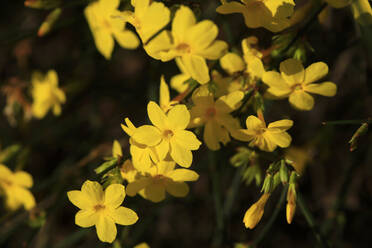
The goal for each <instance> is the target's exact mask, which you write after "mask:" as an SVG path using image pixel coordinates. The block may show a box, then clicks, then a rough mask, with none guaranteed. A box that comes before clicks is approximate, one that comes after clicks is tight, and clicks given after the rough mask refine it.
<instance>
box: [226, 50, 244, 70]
mask: <svg viewBox="0 0 372 248" xmlns="http://www.w3.org/2000/svg"><path fill="white" fill-rule="evenodd" d="M220 65H221V67H222V68H223V69H224V70H225V71H226V72H227V73H229V74H233V73H235V72H239V71H243V70H244V69H245V63H244V60H243V59H242V58H241V57H240V56H239V55H237V54H236V53H227V54H225V55H224V56H223V57H222V58H221V59H220Z"/></svg>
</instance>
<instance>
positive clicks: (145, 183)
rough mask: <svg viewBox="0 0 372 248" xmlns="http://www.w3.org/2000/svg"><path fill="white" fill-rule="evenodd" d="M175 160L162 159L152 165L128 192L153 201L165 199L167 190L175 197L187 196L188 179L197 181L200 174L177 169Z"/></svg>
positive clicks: (132, 183) (128, 188) (130, 186)
mask: <svg viewBox="0 0 372 248" xmlns="http://www.w3.org/2000/svg"><path fill="white" fill-rule="evenodd" d="M175 166H176V163H175V162H174V161H161V162H159V163H158V164H156V165H154V166H152V167H151V168H150V169H149V170H148V171H146V172H145V173H144V175H142V176H139V177H138V178H136V179H135V181H133V182H130V183H129V184H128V186H127V194H128V195H129V196H134V195H136V194H137V193H140V195H141V196H142V197H143V198H145V199H147V200H150V201H152V202H160V201H162V200H164V199H165V192H168V193H169V194H171V195H172V196H175V197H185V196H186V195H187V194H188V193H189V186H188V185H187V184H186V183H185V182H186V181H196V180H198V178H199V175H198V174H197V173H196V172H194V171H192V170H188V169H175Z"/></svg>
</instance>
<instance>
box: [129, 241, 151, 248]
mask: <svg viewBox="0 0 372 248" xmlns="http://www.w3.org/2000/svg"><path fill="white" fill-rule="evenodd" d="M133 248H150V246H149V245H148V244H147V243H145V242H143V243H140V244H138V245H136V246H134V247H133Z"/></svg>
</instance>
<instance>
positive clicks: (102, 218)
mask: <svg viewBox="0 0 372 248" xmlns="http://www.w3.org/2000/svg"><path fill="white" fill-rule="evenodd" d="M67 196H68V199H69V200H70V201H71V202H72V203H73V204H74V205H75V206H77V207H78V208H80V209H81V210H80V211H79V212H77V214H76V215H75V223H76V225H78V226H80V227H91V226H95V227H96V230H97V235H98V238H99V239H100V240H101V241H102V242H108V243H112V242H113V241H114V240H115V238H116V233H117V230H116V225H115V223H116V224H119V225H125V226H127V225H133V224H134V223H136V222H137V220H138V216H137V214H136V213H135V212H134V211H133V210H131V209H129V208H126V207H122V206H120V205H121V203H122V202H123V201H124V197H125V187H124V186H123V185H121V184H111V185H110V186H108V187H107V188H106V190H105V191H103V189H102V186H101V185H100V184H99V183H97V182H92V181H89V180H87V181H85V183H84V184H83V186H82V187H81V191H80V190H72V191H69V192H67Z"/></svg>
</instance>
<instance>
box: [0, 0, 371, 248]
mask: <svg viewBox="0 0 372 248" xmlns="http://www.w3.org/2000/svg"><path fill="white" fill-rule="evenodd" d="M88 2H89V1H78V0H76V1H75V2H74V1H72V0H70V1H63V2H62V6H65V7H63V11H62V14H61V16H60V18H59V19H58V21H57V22H56V24H55V26H54V27H53V29H52V31H51V32H50V33H48V34H47V35H45V36H44V37H38V36H37V30H38V28H39V26H40V25H41V23H42V22H43V21H44V19H45V18H46V16H47V15H48V13H49V12H50V10H41V9H32V8H27V7H25V6H24V2H23V1H20V0H18V1H6V2H3V3H2V7H1V8H0V16H1V18H0V91H1V95H0V109H1V110H2V113H1V115H0V116H1V117H0V144H1V147H0V151H1V150H2V149H5V148H6V147H9V146H11V145H18V146H17V151H16V152H15V155H14V156H12V157H10V158H9V160H8V161H6V165H7V166H9V167H10V168H11V169H13V170H14V169H15V168H22V169H23V170H25V171H27V172H29V173H30V174H31V175H32V176H33V178H34V186H33V188H32V192H33V194H34V195H35V198H36V200H37V204H38V205H37V208H36V209H35V210H33V211H32V212H31V213H30V214H28V213H26V212H25V211H24V210H18V211H16V212H12V213H9V212H7V211H6V210H5V208H4V207H3V205H1V206H0V225H1V228H0V247H4V248H5V247H11V248H13V247H16V248H18V247H35V248H43V247H53V248H57V247H58V248H62V247H81V248H84V247H92V246H94V247H112V245H107V244H103V243H100V242H99V241H98V239H97V236H96V233H95V230H94V228H88V229H87V228H84V229H83V228H80V227H78V226H76V225H75V223H74V215H75V213H76V212H77V208H76V207H75V206H73V205H72V204H71V203H70V202H69V201H68V199H67V195H66V192H67V191H69V190H73V189H80V187H81V185H82V183H83V182H84V181H85V180H87V179H90V180H99V179H100V178H99V177H98V176H97V175H96V174H95V173H94V169H95V168H96V167H97V166H98V165H100V164H102V162H103V158H104V157H106V156H110V154H111V146H112V141H113V140H114V139H117V140H119V142H120V143H121V145H122V147H123V150H124V154H127V156H128V154H129V150H128V136H127V135H126V134H125V133H124V132H123V131H122V129H121V127H120V124H121V123H122V122H123V121H124V118H125V117H129V118H130V119H131V120H132V121H133V123H134V124H135V125H136V126H138V125H142V124H144V123H146V122H147V113H146V105H147V102H148V101H149V100H156V101H157V100H158V92H159V82H160V76H161V75H165V78H166V81H167V82H169V81H170V78H171V77H172V76H174V75H176V74H178V73H179V71H178V69H177V66H176V65H175V63H174V61H173V62H168V63H163V62H161V61H156V60H154V59H152V58H150V57H149V56H148V55H147V54H146V53H145V52H144V50H143V49H142V48H141V47H139V48H138V49H136V50H125V49H123V48H120V47H119V46H118V45H117V44H116V46H115V49H114V52H113V56H112V59H111V60H110V61H107V60H105V58H104V57H103V56H102V55H101V54H99V53H98V52H97V50H96V47H95V44H94V41H93V37H92V34H91V31H90V29H89V26H88V24H87V22H86V19H85V17H84V15H83V10H84V7H85V6H86V5H87V3H88ZM124 2H125V3H123V8H125V5H127V4H129V3H128V1H124ZM164 2H165V4H166V5H168V6H171V5H173V4H175V3H176V4H185V5H188V6H190V7H191V8H192V9H193V10H194V12H195V13H196V14H197V16H198V17H201V18H203V19H212V20H213V21H215V22H216V24H217V25H218V26H219V28H220V34H219V38H220V39H223V40H226V41H228V42H229V45H230V49H231V48H234V49H236V50H240V49H241V48H240V42H241V40H242V39H243V38H246V37H248V36H251V35H255V36H257V37H258V38H259V41H260V43H259V46H260V47H261V48H262V49H263V50H264V49H267V48H269V47H270V46H271V38H272V33H270V32H269V31H267V30H264V29H256V30H251V29H248V28H246V26H245V25H244V22H243V18H242V16H241V15H238V14H237V15H219V14H217V13H216V12H215V9H216V7H217V6H218V5H219V4H220V3H219V1H217V0H207V1H186V0H185V1H170V0H169V1H164ZM297 2H299V5H301V1H296V3H297ZM294 30H296V29H294ZM365 35H366V33H365V32H364V30H363V29H361V28H360V27H359V26H358V25H356V24H355V23H354V20H353V18H352V16H351V13H350V11H349V9H348V8H345V9H332V10H330V12H329V15H328V16H327V18H325V20H323V21H322V23H320V22H318V21H317V20H315V21H314V22H313V23H312V24H311V25H310V27H309V28H308V29H307V30H306V33H305V34H304V35H302V36H301V42H308V43H309V44H311V46H312V48H313V49H314V52H311V51H308V52H307V53H306V55H307V59H306V63H305V65H306V66H307V65H310V64H311V63H313V62H317V61H324V62H326V63H327V64H328V66H329V68H330V73H329V75H328V77H327V78H328V80H329V81H332V82H334V83H336V84H337V86H338V92H337V95H336V96H335V97H333V98H326V97H316V101H315V102H316V103H315V107H314V109H313V110H312V111H309V112H300V111H296V110H294V109H293V108H291V107H290V106H289V103H288V101H287V100H280V101H275V102H273V101H270V100H267V101H266V102H265V103H266V109H267V112H266V113H265V118H266V120H267V121H268V122H271V121H275V120H277V119H280V118H283V117H287V118H290V119H292V120H294V123H295V125H294V127H293V128H291V129H290V130H289V133H290V134H291V136H292V138H293V143H292V146H294V147H297V148H300V149H302V150H303V151H305V154H306V157H307V164H306V168H305V170H304V173H303V175H302V177H301V179H300V182H299V188H298V192H300V194H301V196H302V197H303V199H304V201H305V202H306V203H307V204H308V208H309V209H310V211H311V213H312V214H313V216H314V219H315V224H316V228H317V229H318V230H320V231H321V232H322V234H323V235H324V237H326V238H327V239H328V240H330V241H331V243H332V244H333V247H370V244H371V242H372V237H371V235H370V233H371V231H372V210H371V209H372V198H371V195H372V180H371V178H372V170H371V166H372V139H371V133H367V134H366V135H365V136H363V137H361V138H360V140H359V143H358V148H357V149H356V150H355V151H353V152H350V151H349V148H350V147H349V144H348V141H349V139H350V138H351V136H352V135H353V133H354V132H355V131H356V130H357V129H358V127H359V126H360V125H358V124H356V125H355V124H354V125H350V124H349V125H331V124H328V125H322V122H326V121H335V120H350V119H353V120H354V119H366V118H368V117H371V116H372V107H371V106H372V83H371V79H370V77H371V75H372V71H371V68H372V64H371V59H372V58H371V57H370V56H369V52H370V51H371V50H369V49H370V46H371V43H368V42H365V40H366V39H365ZM367 35H368V33H367ZM217 67H218V65H217ZM50 69H54V70H56V72H57V73H58V77H59V86H60V87H61V88H62V89H63V90H64V91H65V93H66V98H67V100H66V104H64V105H63V106H62V114H61V115H60V116H58V117H56V116H54V115H52V114H51V113H49V114H48V115H47V116H46V117H45V118H43V119H41V120H38V119H31V120H28V119H27V118H25V116H27V113H26V112H27V109H28V108H29V105H30V104H31V102H32V99H31V94H30V85H31V83H30V80H31V74H32V72H33V71H35V70H40V71H42V72H43V73H46V72H47V71H48V70H50ZM171 94H172V96H176V95H177V93H176V92H173V91H172V93H171ZM238 145H239V144H238V143H237V142H231V143H230V144H228V145H227V147H225V148H223V149H221V150H220V151H218V152H211V151H208V149H207V148H206V147H205V145H203V146H202V147H201V149H200V150H198V151H197V152H196V153H195V160H194V162H193V165H192V167H191V168H192V169H194V170H195V171H197V172H198V173H199V174H200V178H199V180H198V181H197V182H195V183H190V184H189V185H190V188H191V191H190V193H189V195H188V196H187V197H186V198H179V199H177V198H173V197H167V199H166V201H164V202H161V203H158V204H155V203H151V202H148V201H146V200H145V199H143V198H141V197H139V196H136V197H126V199H125V201H124V205H125V206H127V207H129V208H132V209H134V210H135V211H136V212H137V213H138V215H139V217H140V219H139V221H138V222H137V223H136V224H135V225H133V226H130V227H123V226H120V227H119V226H118V240H119V241H120V244H121V247H132V246H133V245H135V244H138V243H140V242H147V243H148V244H149V245H150V246H151V247H179V248H183V247H234V244H235V243H244V244H249V243H250V242H251V241H253V240H255V239H256V238H257V237H258V236H259V235H260V233H262V231H263V229H264V228H265V227H266V225H267V222H268V220H269V219H270V217H271V216H272V213H273V211H274V210H275V207H276V203H277V202H278V199H279V197H280V194H281V192H280V190H279V189H278V190H276V191H275V192H274V194H273V196H272V197H271V198H270V199H269V201H268V203H267V205H266V208H265V214H264V216H263V219H262V220H261V222H260V224H258V226H257V227H256V228H255V229H253V230H249V229H246V228H245V227H244V224H243V222H242V219H243V216H244V212H245V211H246V210H247V209H248V208H249V207H250V206H251V204H252V203H254V202H255V201H256V200H257V199H258V198H259V195H260V193H259V190H260V188H258V187H256V186H255V185H254V184H252V185H249V186H247V185H246V184H245V183H244V182H242V183H240V180H239V177H237V176H236V175H237V171H238V169H237V168H235V167H233V166H232V165H231V164H230V162H229V159H230V157H231V156H233V155H234V154H235V149H236V147H237V146H238ZM261 162H262V166H263V168H265V167H266V166H267V165H268V163H269V162H268V161H261ZM4 163H5V162H4ZM213 181H214V182H218V183H217V184H214V183H213ZM235 181H237V182H238V183H236V182H235ZM235 184H237V185H238V190H237V191H234V192H236V197H235V198H234V201H233V202H232V205H231V210H230V211H229V213H228V214H226V216H225V217H224V219H223V220H222V224H221V222H220V221H221V220H218V219H216V211H220V209H219V208H220V206H219V205H221V204H222V205H223V204H225V203H226V201H225V200H226V197H227V195H228V194H229V193H230V192H231V190H232V187H233V185H235ZM216 192H217V193H216ZM217 202H219V204H218V203H217ZM216 244H218V245H216ZM278 246H280V247H316V238H315V236H314V235H313V233H312V229H311V228H310V227H309V226H308V224H307V222H306V220H305V218H304V216H303V215H302V214H301V212H299V211H298V210H297V213H296V215H295V217H294V220H293V222H292V224H291V225H288V224H287V222H286V218H285V208H282V209H281V210H280V212H279V215H278V218H277V219H276V220H275V221H274V223H273V224H272V227H271V229H270V230H269V232H268V233H267V234H266V236H265V237H264V239H263V240H262V242H261V243H260V245H259V247H278Z"/></svg>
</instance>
